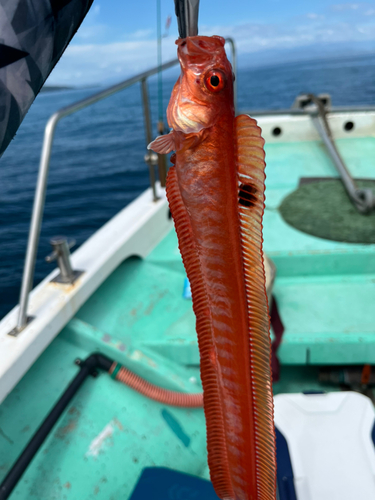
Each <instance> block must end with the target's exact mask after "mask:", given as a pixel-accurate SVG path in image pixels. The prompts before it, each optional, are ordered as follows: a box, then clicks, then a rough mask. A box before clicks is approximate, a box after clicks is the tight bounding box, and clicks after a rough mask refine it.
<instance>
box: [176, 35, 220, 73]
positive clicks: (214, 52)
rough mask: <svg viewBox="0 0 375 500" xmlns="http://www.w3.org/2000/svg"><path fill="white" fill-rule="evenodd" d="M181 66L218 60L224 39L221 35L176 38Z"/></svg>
mask: <svg viewBox="0 0 375 500" xmlns="http://www.w3.org/2000/svg"><path fill="white" fill-rule="evenodd" d="M176 45H177V46H178V49H177V53H178V58H179V60H180V63H181V66H182V67H183V68H184V67H186V66H187V65H189V66H191V65H194V64H199V65H200V64H207V63H208V62H209V63H211V64H212V63H213V62H215V59H217V62H219V61H220V60H221V59H222V57H223V50H224V45H225V39H224V38H223V37H221V36H190V37H188V38H179V39H178V40H176Z"/></svg>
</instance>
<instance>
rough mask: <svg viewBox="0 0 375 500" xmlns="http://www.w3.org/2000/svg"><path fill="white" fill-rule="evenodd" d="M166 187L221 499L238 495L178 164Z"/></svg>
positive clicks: (207, 313) (213, 476)
mask: <svg viewBox="0 0 375 500" xmlns="http://www.w3.org/2000/svg"><path fill="white" fill-rule="evenodd" d="M166 187H167V198H168V202H169V207H170V210H171V214H172V217H173V220H174V224H175V228H176V232H177V236H178V246H179V249H180V252H181V256H182V260H183V263H184V266H185V270H186V273H187V276H188V279H189V282H190V287H191V292H192V299H193V309H194V313H195V316H196V330H197V335H198V344H199V353H200V368H201V379H202V384H203V389H204V392H203V403H204V410H205V415H206V425H207V450H208V463H209V466H210V474H211V480H212V483H213V485H214V488H215V490H216V492H217V494H218V496H219V497H220V498H234V493H233V488H232V484H231V480H230V475H229V465H228V459H227V449H226V444H225V432H224V421H223V416H222V409H221V401H220V395H219V389H218V386H219V385H218V380H217V373H216V371H215V369H214V367H213V364H212V356H211V355H212V352H213V341H212V324H211V316H210V308H209V303H208V297H207V292H206V288H205V283H204V280H203V277H202V271H201V267H200V261H199V254H198V250H197V248H196V245H195V242H194V238H193V231H192V228H191V224H190V219H189V215H188V213H187V210H186V208H185V206H184V204H183V201H182V197H181V193H180V189H179V186H178V181H177V173H176V168H175V167H171V168H170V169H169V171H168V177H167V186H166Z"/></svg>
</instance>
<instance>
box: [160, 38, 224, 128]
mask: <svg viewBox="0 0 375 500" xmlns="http://www.w3.org/2000/svg"><path fill="white" fill-rule="evenodd" d="M176 44H177V46H178V58H179V60H180V64H181V75H180V77H179V79H178V80H177V82H176V84H175V86H174V89H173V92H172V96H171V100H170V102H169V105H168V110H167V118H168V124H169V126H170V127H171V128H172V129H173V130H174V131H178V132H183V133H185V134H192V133H199V132H200V131H201V130H203V129H206V128H209V127H212V126H213V125H214V124H215V123H216V121H217V120H218V119H219V117H220V115H221V113H222V112H228V106H229V109H230V110H231V112H233V114H234V105H233V80H234V75H233V71H232V66H231V64H230V62H229V61H228V59H227V56H226V53H225V49H224V44H225V40H224V38H222V37H219V36H212V37H207V36H192V37H188V38H184V39H179V40H177V41H176Z"/></svg>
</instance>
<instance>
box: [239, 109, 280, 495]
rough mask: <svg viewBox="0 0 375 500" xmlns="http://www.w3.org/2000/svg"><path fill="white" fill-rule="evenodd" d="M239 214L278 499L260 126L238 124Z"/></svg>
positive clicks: (264, 452)
mask: <svg viewBox="0 0 375 500" xmlns="http://www.w3.org/2000/svg"><path fill="white" fill-rule="evenodd" d="M236 137H237V175H238V213H239V218H240V235H241V246H242V255H243V263H244V277H245V285H246V296H247V307H248V318H249V335H250V351H251V352H250V357H251V367H252V374H251V376H252V381H253V382H252V383H253V404H254V410H255V411H254V423H255V446H256V456H257V458H256V468H257V477H258V485H257V488H258V492H259V494H260V495H259V498H265V499H271V498H272V499H273V498H275V497H274V495H275V474H276V464H275V441H274V440H275V438H274V436H275V433H274V424H273V399H272V380H271V370H270V353H271V350H270V337H269V328H270V325H269V313H268V302H267V294H266V286H265V272H264V263H263V237H262V229H263V226H262V218H263V211H264V180H265V174H264V168H265V161H264V158H265V153H264V149H263V146H264V140H263V138H262V137H261V130H260V128H259V127H258V126H257V122H256V121H255V120H253V119H252V118H250V117H249V116H246V115H241V116H238V117H237V118H236Z"/></svg>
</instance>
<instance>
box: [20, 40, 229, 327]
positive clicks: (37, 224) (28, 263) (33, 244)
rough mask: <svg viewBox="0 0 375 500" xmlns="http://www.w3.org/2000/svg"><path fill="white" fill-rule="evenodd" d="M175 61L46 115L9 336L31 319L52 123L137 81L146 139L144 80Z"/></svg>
mask: <svg viewBox="0 0 375 500" xmlns="http://www.w3.org/2000/svg"><path fill="white" fill-rule="evenodd" d="M227 42H228V43H229V44H230V46H231V52H232V65H233V71H234V72H235V69H236V48H235V45H234V41H233V39H231V38H227ZM177 63H178V59H173V60H172V61H169V62H167V63H165V64H163V65H162V66H161V67H158V66H157V67H155V68H152V69H150V70H148V71H145V72H144V73H141V74H139V75H136V76H133V77H132V78H128V79H127V80H124V81H123V82H120V83H118V84H116V85H112V86H111V87H108V88H107V89H105V90H102V91H101V92H98V93H96V94H94V95H92V96H90V97H87V98H86V99H82V100H80V101H78V102H76V103H74V104H71V105H70V106H66V107H65V108H62V109H60V110H59V111H57V112H56V113H54V114H53V115H52V116H51V117H50V119H49V120H48V122H47V125H46V127H45V130H44V139H43V146H42V153H41V157H40V163H39V172H38V179H37V184H36V188H35V196H34V204H33V210H32V215H31V222H30V230H29V238H28V242H27V249H26V257H25V264H24V269H23V275H22V284H21V292H20V305H19V312H18V320H17V325H16V327H15V328H14V329H13V330H12V331H11V332H10V334H11V335H14V336H16V335H18V333H20V332H21V331H22V330H23V329H24V328H25V327H26V326H27V324H28V323H29V321H30V320H31V319H32V318H28V316H27V307H28V302H29V293H30V290H31V287H32V283H33V278H34V270H35V262H36V254H37V249H38V244H39V236H40V228H41V225H42V218H43V209H44V202H45V197H46V188H47V178H48V172H49V164H50V158H51V151H52V143H53V138H54V135H55V130H56V125H57V124H58V122H59V121H60V120H61V119H62V118H65V117H66V116H69V115H72V114H73V113H76V112H77V111H80V110H81V109H84V108H87V107H88V106H91V105H92V104H95V103H97V102H99V101H102V100H103V99H106V98H107V97H110V96H111V95H113V94H116V93H117V92H120V91H121V90H124V89H126V88H128V87H131V86H132V85H134V84H135V83H138V82H141V83H142V85H141V89H142V99H143V107H144V114H145V130H146V139H147V140H148V139H149V136H150V131H151V114H150V106H149V102H148V92H147V79H148V78H149V77H150V76H153V75H155V74H157V73H158V72H159V71H165V70H167V69H169V68H172V67H173V66H175V65H176V64H177ZM235 85H236V83H235ZM235 95H236V93H235ZM235 105H236V100H235ZM148 164H149V168H150V181H151V187H152V189H153V194H154V200H156V199H157V196H156V189H155V172H154V162H153V161H151V160H150V162H148Z"/></svg>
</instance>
